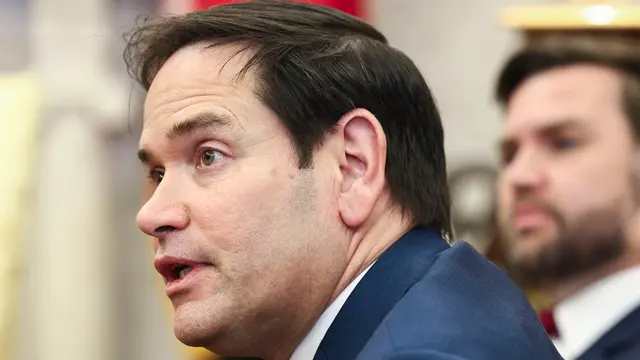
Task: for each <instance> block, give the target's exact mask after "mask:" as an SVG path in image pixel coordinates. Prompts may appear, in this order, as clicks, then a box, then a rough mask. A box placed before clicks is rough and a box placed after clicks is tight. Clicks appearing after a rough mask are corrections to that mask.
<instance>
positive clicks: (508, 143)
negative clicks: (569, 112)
mask: <svg viewBox="0 0 640 360" xmlns="http://www.w3.org/2000/svg"><path fill="white" fill-rule="evenodd" d="M577 127H580V122H579V121H577V120H576V119H572V118H565V119H562V120H560V121H557V122H554V123H552V124H547V125H542V126H540V127H539V128H537V129H535V133H536V134H541V135H543V136H550V135H553V134H556V133H559V132H562V131H564V130H567V129H571V128H577ZM515 143H516V140H515V139H514V138H512V137H511V136H508V135H507V136H504V137H502V138H501V139H500V140H499V146H498V148H499V149H500V151H501V152H504V151H507V150H508V149H510V148H513V147H514V146H515Z"/></svg>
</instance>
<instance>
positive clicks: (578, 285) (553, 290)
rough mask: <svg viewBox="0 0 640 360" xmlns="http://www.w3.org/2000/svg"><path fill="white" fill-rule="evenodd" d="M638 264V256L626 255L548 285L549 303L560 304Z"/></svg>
mask: <svg viewBox="0 0 640 360" xmlns="http://www.w3.org/2000/svg"><path fill="white" fill-rule="evenodd" d="M638 264H640V258H639V257H638V256H632V255H630V254H626V255H624V256H622V257H620V258H618V259H616V260H614V261H611V262H609V263H606V264H604V265H602V266H600V267H598V268H595V269H593V270H591V271H588V272H585V273H582V274H578V275H576V276H574V277H571V278H569V279H567V280H566V281H562V282H557V283H552V284H549V286H547V290H548V292H549V293H550V294H551V302H552V303H553V304H557V303H560V302H562V301H564V300H566V299H567V298H569V297H571V296H573V295H575V294H576V293H578V292H580V291H581V290H583V289H584V288H586V287H587V286H589V285H591V284H593V283H595V282H597V281H599V280H601V279H604V278H606V277H607V276H610V275H612V274H615V273H617V272H620V271H623V270H626V269H628V268H631V267H633V266H636V265H638Z"/></svg>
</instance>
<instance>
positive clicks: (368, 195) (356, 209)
mask: <svg viewBox="0 0 640 360" xmlns="http://www.w3.org/2000/svg"><path fill="white" fill-rule="evenodd" d="M337 125H338V127H337V133H338V135H339V136H341V137H342V139H341V140H343V141H342V143H343V147H342V148H341V151H342V152H343V153H342V154H341V156H340V157H341V163H340V171H341V173H342V183H341V188H340V196H339V199H338V209H339V211H340V216H341V218H342V221H343V222H344V223H345V225H347V226H348V227H351V228H355V227H358V226H360V225H362V223H364V222H365V220H367V219H368V218H369V216H370V215H371V213H372V211H373V209H374V206H375V204H376V202H377V200H378V198H379V197H380V195H381V194H382V192H383V189H384V186H385V164H386V158H387V139H386V137H385V134H384V131H383V130H382V126H381V125H380V122H379V121H378V119H377V118H376V117H375V116H374V115H373V114H372V113H371V112H369V111H367V110H365V109H355V110H352V111H350V112H348V113H347V114H345V115H344V116H343V117H342V118H341V119H340V121H338V124H337Z"/></svg>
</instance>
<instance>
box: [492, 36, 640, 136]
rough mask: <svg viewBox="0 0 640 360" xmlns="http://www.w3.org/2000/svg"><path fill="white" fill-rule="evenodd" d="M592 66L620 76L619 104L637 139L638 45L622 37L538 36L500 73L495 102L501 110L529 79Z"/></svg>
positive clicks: (639, 113) (639, 118) (639, 104)
mask: <svg viewBox="0 0 640 360" xmlns="http://www.w3.org/2000/svg"><path fill="white" fill-rule="evenodd" d="M578 64H592V65H599V66H603V67H608V68H611V69H614V70H617V71H620V72H621V73H622V74H623V75H624V83H623V103H622V104H621V105H622V106H623V108H624V110H625V112H626V114H627V117H628V118H629V122H630V125H631V127H632V129H633V131H634V133H635V135H636V138H640V41H638V40H637V39H635V38H633V37H631V36H628V35H627V36H625V35H623V34H619V33H616V34H613V33H612V34H606V33H605V34H593V33H582V32H575V33H571V32H569V33H565V34H540V36H538V37H535V38H533V41H532V42H531V43H530V44H529V45H527V46H525V47H524V48H523V49H521V50H520V51H518V52H516V53H515V54H514V55H513V56H512V57H511V58H510V59H509V60H508V62H507V63H506V65H505V66H504V68H503V69H502V71H501V73H500V75H499V77H498V79H499V80H498V84H497V89H496V98H497V100H498V102H499V103H500V104H501V105H502V106H506V104H507V103H508V102H509V100H510V99H511V96H512V95H513V93H514V92H515V91H516V90H517V89H518V88H519V86H520V85H522V84H523V83H524V82H525V81H526V80H528V79H529V78H531V77H533V76H535V75H537V74H540V73H543V72H545V71H549V70H552V69H556V68H559V67H565V66H571V65H578Z"/></svg>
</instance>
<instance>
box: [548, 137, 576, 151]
mask: <svg viewBox="0 0 640 360" xmlns="http://www.w3.org/2000/svg"><path fill="white" fill-rule="evenodd" d="M552 144H553V147H554V149H556V150H569V149H572V148H574V147H576V146H577V145H578V141H576V140H575V139H571V138H568V137H559V138H556V139H553V141H552Z"/></svg>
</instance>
